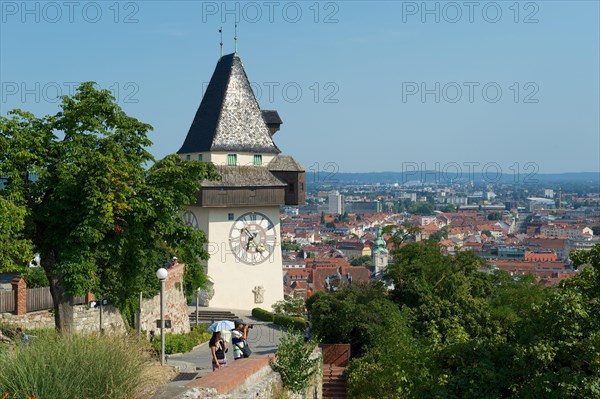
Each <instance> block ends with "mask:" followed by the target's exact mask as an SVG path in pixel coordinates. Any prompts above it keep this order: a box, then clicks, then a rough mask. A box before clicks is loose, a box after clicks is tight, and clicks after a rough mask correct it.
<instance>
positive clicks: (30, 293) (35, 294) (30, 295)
mask: <svg viewBox="0 0 600 399" xmlns="http://www.w3.org/2000/svg"><path fill="white" fill-rule="evenodd" d="M53 306H54V305H53V302H52V295H51V294H50V287H40V288H27V311H28V312H35V311H36V310H46V309H52V307H53Z"/></svg>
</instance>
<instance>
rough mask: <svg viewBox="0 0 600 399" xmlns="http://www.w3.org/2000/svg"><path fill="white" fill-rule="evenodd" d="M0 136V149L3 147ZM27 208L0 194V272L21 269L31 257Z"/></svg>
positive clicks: (31, 249)
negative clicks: (27, 235)
mask: <svg viewBox="0 0 600 399" xmlns="http://www.w3.org/2000/svg"><path fill="white" fill-rule="evenodd" d="M2 143H3V138H2V136H0V150H2V149H3V145H2ZM26 214H27V210H26V208H25V207H24V206H18V205H16V204H15V203H14V202H13V201H11V200H10V199H8V198H3V197H1V196H0V273H2V272H10V271H23V270H25V268H26V267H27V264H28V263H29V262H30V261H31V260H32V259H33V246H32V242H31V240H29V239H28V238H27V237H26V235H25V216H26Z"/></svg>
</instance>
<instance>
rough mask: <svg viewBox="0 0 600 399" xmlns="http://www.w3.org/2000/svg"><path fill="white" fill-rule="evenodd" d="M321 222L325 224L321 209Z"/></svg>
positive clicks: (323, 212) (323, 213)
mask: <svg viewBox="0 0 600 399" xmlns="http://www.w3.org/2000/svg"><path fill="white" fill-rule="evenodd" d="M321 224H325V211H321Z"/></svg>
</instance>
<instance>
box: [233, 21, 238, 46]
mask: <svg viewBox="0 0 600 399" xmlns="http://www.w3.org/2000/svg"><path fill="white" fill-rule="evenodd" d="M233 41H234V43H235V50H234V54H237V22H236V23H235V34H234V36H233Z"/></svg>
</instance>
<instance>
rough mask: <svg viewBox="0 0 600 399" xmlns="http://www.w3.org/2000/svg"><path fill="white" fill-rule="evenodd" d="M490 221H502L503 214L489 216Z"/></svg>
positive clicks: (497, 213)
mask: <svg viewBox="0 0 600 399" xmlns="http://www.w3.org/2000/svg"><path fill="white" fill-rule="evenodd" d="M487 219H488V220H502V213H500V212H492V213H490V214H489V215H488V216H487Z"/></svg>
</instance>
